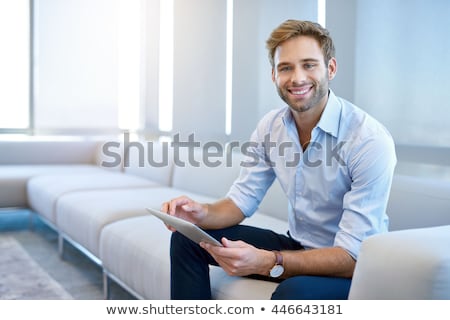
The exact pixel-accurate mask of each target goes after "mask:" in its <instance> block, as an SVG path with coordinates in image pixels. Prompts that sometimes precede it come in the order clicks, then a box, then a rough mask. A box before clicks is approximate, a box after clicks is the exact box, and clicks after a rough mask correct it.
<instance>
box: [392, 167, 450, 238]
mask: <svg viewBox="0 0 450 320" xmlns="http://www.w3.org/2000/svg"><path fill="white" fill-rule="evenodd" d="M387 213H388V215H389V219H390V230H392V231H395V230H402V229H411V228H424V227H433V226H441V225H449V224H450V214H449V213H450V182H449V181H447V180H437V179H427V178H424V177H412V176H402V175H395V176H394V179H393V182H392V188H391V193H390V197H389V202H388V207H387Z"/></svg>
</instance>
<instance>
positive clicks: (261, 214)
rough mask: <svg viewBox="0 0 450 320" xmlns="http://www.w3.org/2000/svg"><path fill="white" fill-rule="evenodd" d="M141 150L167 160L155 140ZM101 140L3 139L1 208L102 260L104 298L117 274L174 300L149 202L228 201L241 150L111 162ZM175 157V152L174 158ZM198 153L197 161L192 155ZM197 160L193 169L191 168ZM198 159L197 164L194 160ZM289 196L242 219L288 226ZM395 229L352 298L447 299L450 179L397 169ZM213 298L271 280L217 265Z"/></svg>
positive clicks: (367, 258)
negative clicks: (17, 210) (18, 210)
mask: <svg viewBox="0 0 450 320" xmlns="http://www.w3.org/2000/svg"><path fill="white" fill-rule="evenodd" d="M142 145H143V146H146V148H145V149H144V151H145V152H144V155H146V156H147V157H149V156H153V157H156V158H157V159H158V162H159V163H160V161H159V160H161V159H162V158H161V156H162V155H163V154H164V149H163V148H162V145H161V144H159V143H155V144H153V145H151V147H152V148H151V149H152V151H153V152H152V153H148V151H149V150H148V148H149V145H148V144H146V143H144V144H142ZM103 146H104V142H101V141H62V140H61V141H53V142H51V141H0V208H1V207H4V208H5V207H29V208H31V209H32V210H33V211H34V212H36V214H38V215H39V216H40V217H41V218H42V219H43V220H44V221H46V222H47V223H48V224H49V225H51V226H52V227H53V228H54V229H55V230H56V231H57V232H58V233H59V236H60V241H59V250H60V253H61V255H62V254H63V244H64V241H70V242H71V243H73V244H74V245H76V246H77V247H78V248H79V249H80V250H82V251H83V252H84V253H85V254H87V255H88V256H89V257H91V258H92V259H93V260H94V261H95V262H96V263H98V264H100V265H101V266H102V268H103V270H104V275H105V297H107V295H108V283H109V282H110V281H111V279H112V280H114V281H116V282H118V283H119V284H120V285H122V286H123V287H124V288H126V289H127V290H129V291H130V292H131V293H133V294H134V295H135V296H136V297H138V298H141V299H169V287H170V286H169V272H170V270H169V269H170V267H169V240H170V232H169V231H168V230H167V229H166V228H165V227H164V225H163V224H162V223H161V222H160V221H159V220H158V219H156V218H154V217H152V216H150V215H149V214H148V213H147V212H146V210H145V208H146V207H154V208H159V207H160V205H161V203H162V202H163V201H165V200H168V199H171V198H173V197H176V196H179V195H182V194H184V195H188V196H190V197H192V198H193V199H195V200H198V201H205V202H206V201H214V200H215V199H218V198H221V197H223V195H224V194H225V193H226V191H227V190H228V188H229V186H230V185H231V183H232V182H233V180H234V179H235V177H237V175H238V173H239V163H240V160H241V156H240V154H239V153H234V152H233V153H227V152H224V154H223V157H215V158H214V159H213V161H220V162H221V165H220V166H218V167H215V168H212V167H208V166H206V165H205V163H204V161H203V160H204V159H203V158H202V157H203V156H204V154H203V153H202V152H201V151H200V150H196V152H195V153H194V154H187V153H186V152H184V153H182V154H180V155H179V158H177V159H178V160H182V161H183V162H184V163H185V164H186V166H184V167H183V166H180V165H179V164H180V163H179V161H178V162H177V163H174V155H173V154H170V155H169V157H168V159H169V161H168V163H167V164H166V165H164V166H151V165H149V161H148V159H144V161H142V158H141V157H140V156H142V150H138V149H137V148H135V147H130V149H129V150H122V149H121V148H118V149H117V150H116V151H118V152H119V153H120V156H121V159H123V160H124V161H123V162H122V163H120V164H118V166H116V167H114V168H105V166H102V165H101V164H102V161H105V160H108V158H107V157H106V155H105V153H104V152H103V151H104V149H103V148H102V147H103ZM177 156H178V155H177ZM191 156H194V158H195V160H197V163H192V161H189V159H190V157H191ZM190 162H191V165H190V164H189V163H190ZM195 164H199V166H196V165H195ZM286 213H287V200H286V197H285V196H284V194H283V193H282V191H281V188H280V187H279V185H278V184H277V183H275V184H274V185H273V186H272V188H271V189H270V190H269V192H268V194H267V196H266V198H265V199H264V201H263V202H262V203H261V205H260V207H259V209H258V213H256V214H255V215H254V216H253V217H252V218H250V219H247V220H245V221H244V223H246V224H252V225H258V226H262V227H267V228H270V229H273V230H275V231H278V232H286V230H287V221H286ZM388 213H389V215H390V217H391V226H392V231H391V232H389V233H387V234H382V235H377V236H373V237H370V238H368V239H367V240H366V241H364V243H363V246H362V250H361V254H360V257H359V259H358V261H357V264H356V270H355V275H354V279H353V281H352V287H351V290H350V297H349V298H350V299H449V298H450V273H449V270H450V250H448V248H449V247H450V183H449V182H448V181H444V180H439V179H431V180H430V179H425V178H419V177H408V176H401V175H398V174H396V175H395V177H394V182H393V186H392V192H391V198H390V202H389V205H388ZM211 279H212V290H213V296H214V298H216V299H269V298H270V296H271V293H272V292H273V290H274V288H275V284H274V283H271V282H266V281H261V280H254V279H248V278H239V277H229V276H227V275H226V274H225V273H224V272H223V271H222V270H221V269H220V268H217V267H212V268H211Z"/></svg>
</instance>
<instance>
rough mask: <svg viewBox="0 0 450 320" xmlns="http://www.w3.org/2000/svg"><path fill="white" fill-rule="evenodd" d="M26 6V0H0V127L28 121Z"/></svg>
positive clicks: (28, 63)
mask: <svg viewBox="0 0 450 320" xmlns="http://www.w3.org/2000/svg"><path fill="white" fill-rule="evenodd" d="M29 5H30V2H29V0H15V1H11V0H0V39H1V40H0V44H1V48H2V49H1V50H0V70H1V71H0V88H1V89H0V128H9V129H11V128H15V129H23V128H27V127H28V124H29V110H30V107H29V106H30V100H29V99H30V8H29Z"/></svg>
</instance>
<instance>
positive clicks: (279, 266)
mask: <svg viewBox="0 0 450 320" xmlns="http://www.w3.org/2000/svg"><path fill="white" fill-rule="evenodd" d="M273 253H274V254H275V265H274V266H273V267H272V269H270V276H271V277H272V278H278V277H279V276H281V275H282V274H283V272H284V267H283V255H282V254H281V252H280V251H273Z"/></svg>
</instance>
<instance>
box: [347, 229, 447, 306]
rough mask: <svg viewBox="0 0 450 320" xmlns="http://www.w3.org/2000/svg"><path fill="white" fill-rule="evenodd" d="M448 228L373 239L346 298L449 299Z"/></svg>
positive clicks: (361, 256)
mask: <svg viewBox="0 0 450 320" xmlns="http://www.w3.org/2000/svg"><path fill="white" fill-rule="evenodd" d="M449 248H450V225H447V226H441V227H432V228H423V229H409V230H403V231H395V232H389V233H385V234H379V235H376V236H372V237H370V238H368V239H367V240H365V241H364V242H363V244H362V247H361V251H360V254H359V257H358V261H357V263H356V268H355V273H354V276H353V281H352V286H351V288H350V295H349V299H409V300H417V299H418V300H423V299H450V249H449Z"/></svg>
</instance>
